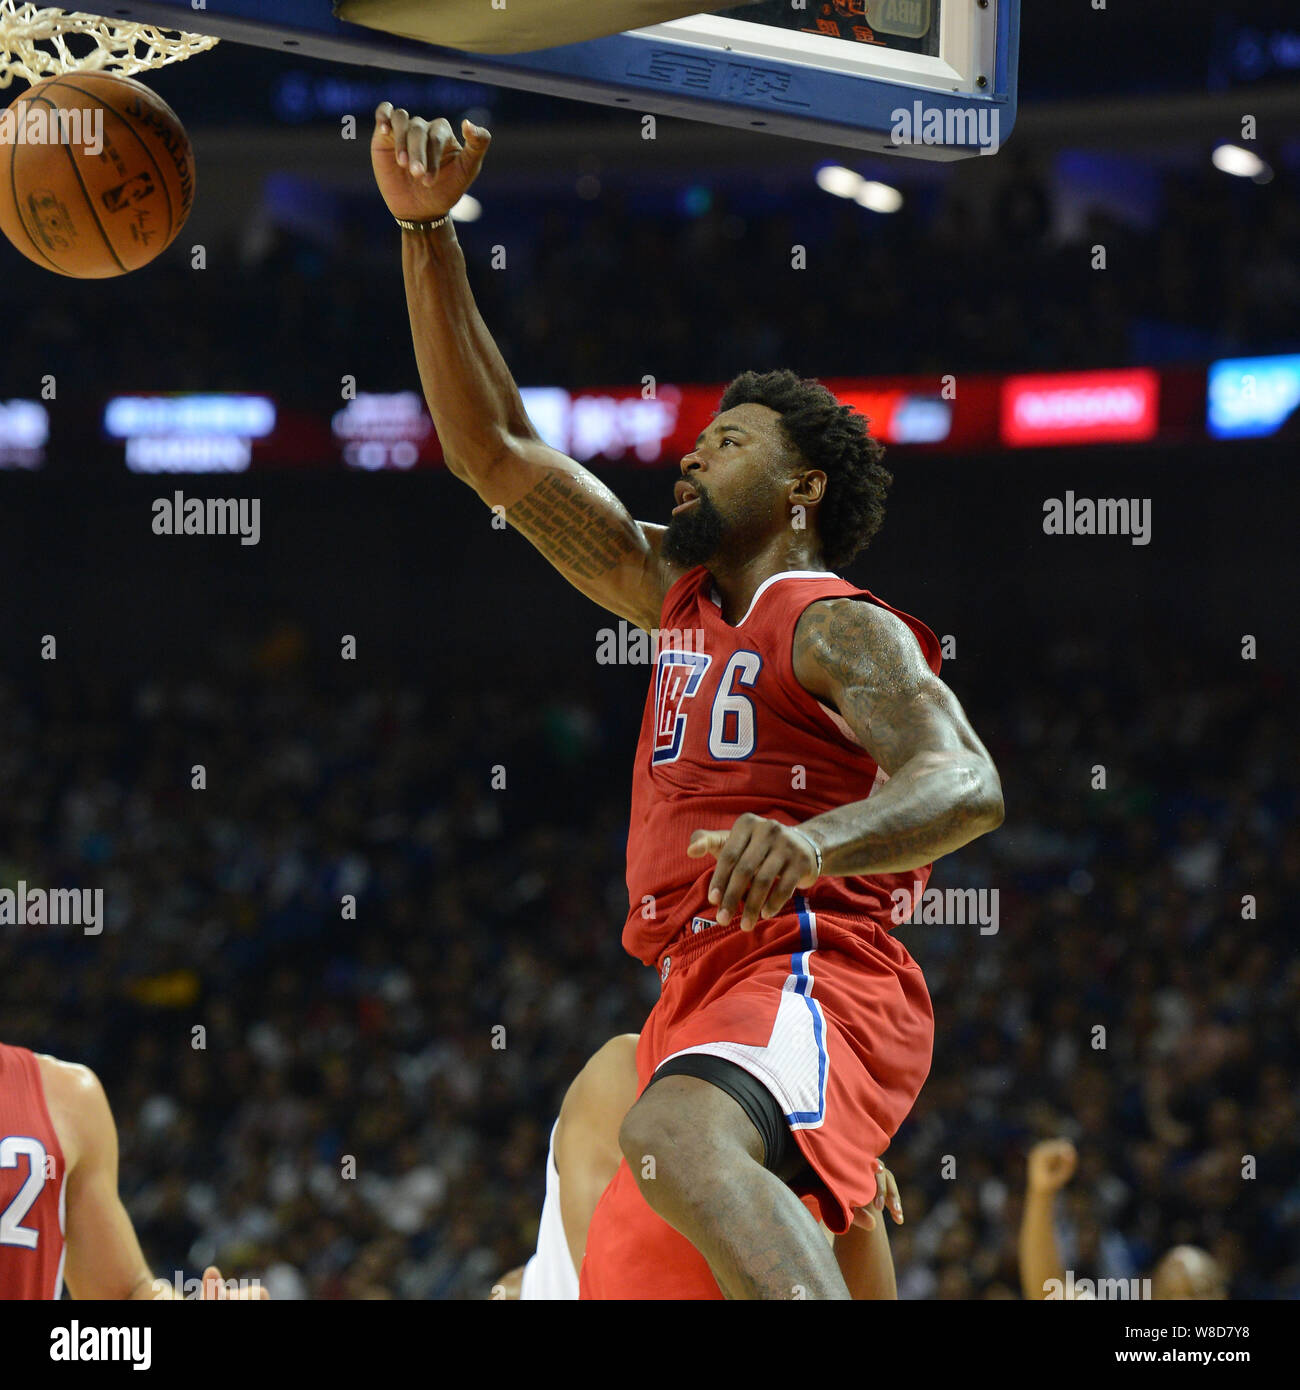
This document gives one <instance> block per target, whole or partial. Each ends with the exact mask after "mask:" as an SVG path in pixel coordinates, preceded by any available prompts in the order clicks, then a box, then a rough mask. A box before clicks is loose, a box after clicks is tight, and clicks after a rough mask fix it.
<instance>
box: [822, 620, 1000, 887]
mask: <svg viewBox="0 0 1300 1390" xmlns="http://www.w3.org/2000/svg"><path fill="white" fill-rule="evenodd" d="M794 663H795V672H796V675H797V677H798V678H799V679H800V680H801V681H803V682H806V688H808V689H809V690H810V693H812V694H814V696H815V697H816V698H819V699H822V700H829V701H830V702H832V703H833V704H834V705H835V706H836V707H837V708H838V710H839V713H840V715H841V716H842V717H843V719H844V721H845V722H846V723H847V724H848V725H849V727H850V728H851V729H852V730H853V732H854V733H855V734H856V735H857V737H858V740H859V742H860V743H861V744H862V746H863V748H864V749H866V751H867V753H868V754H869V755H870V756H871V757H872V758H873V759H874V760H875V762H876V763H877V764H878V766H880V767H881V768H883V770H884V771H885V772H886V773H888V774H889V778H890V780H889V781H888V782H886V783H885V784H884V785H883V786H882V787H880V788H878V789H877V790H876V791H875V792H873V793H871V794H870V795H869V796H868V797H866V798H865V799H864V800H862V801H855V802H850V803H849V804H848V805H846V806H839V807H837V808H835V809H834V810H831V811H827V812H824V813H822V814H821V815H819V816H816V817H814V818H813V819H812V820H809V821H805V822H804V824H803V826H802V827H801V828H802V829H803V830H805V832H811V833H812V834H813V837H814V838H815V839H816V840H817V842H818V843H819V844H820V845H821V847H822V851H823V856H824V858H823V863H824V865H825V872H827V873H832V874H861V873H878V872H897V871H900V870H906V869H912V868H916V867H918V866H920V865H922V864H925V863H929V862H930V861H932V860H933V859H935V858H937V857H938V856H939V855H942V854H947V853H949V852H950V851H951V850H954V849H957V848H960V846H961V845H963V844H966V843H968V842H969V841H970V840H972V839H974V838H975V836H977V835H980V834H982V833H984V831H985V830H988V829H991V828H992V827H993V826H994V825H997V824H998V823H999V822H1000V821H1001V818H1002V797H1001V788H1000V786H999V784H998V780H997V772H996V770H995V769H994V767H993V763H992V760H991V759H990V758H989V755H988V752H987V750H986V749H985V748H984V745H983V744H982V743H981V742H980V741H979V738H978V737H977V736H976V734H975V731H974V730H973V729H972V728H971V727H970V724H969V722H968V721H967V719H966V715H965V713H964V712H963V710H962V708H961V705H960V704H959V703H958V702H957V698H956V696H955V695H953V693H952V692H951V691H950V690H949V689H948V687H947V686H946V685H944V683H943V682H942V681H940V680H939V678H938V677H937V676H935V675H934V674H933V673H932V672H931V671H930V668H929V666H928V665H927V663H926V661H925V658H924V656H923V655H922V654H921V649H920V646H919V645H918V643H917V642H916V641H915V638H914V637H913V635H912V633H911V632H910V631H908V630H907V628H906V625H905V624H904V623H903V622H902V620H901V619H900V618H896V617H894V616H893V615H892V614H891V613H888V612H886V611H885V610H884V609H881V608H876V607H875V606H874V605H873V604H868V603H866V602H863V601H860V600H856V599H832V600H827V601H824V602H822V603H818V604H815V605H813V606H812V607H810V608H809V609H807V610H806V611H805V613H804V615H803V617H802V618H801V619H800V621H799V623H798V625H797V626H796V628H795V643H794Z"/></svg>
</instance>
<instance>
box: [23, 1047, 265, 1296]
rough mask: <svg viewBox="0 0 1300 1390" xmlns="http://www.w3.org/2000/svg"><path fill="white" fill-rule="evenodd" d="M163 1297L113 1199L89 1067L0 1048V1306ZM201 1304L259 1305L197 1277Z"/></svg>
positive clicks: (113, 1142) (109, 1137)
mask: <svg viewBox="0 0 1300 1390" xmlns="http://www.w3.org/2000/svg"><path fill="white" fill-rule="evenodd" d="M65 1280H66V1282H67V1285H68V1291H69V1293H71V1294H72V1296H73V1298H114V1299H116V1298H130V1299H169V1298H179V1297H181V1294H180V1292H179V1291H178V1290H177V1289H176V1288H175V1286H174V1285H173V1284H172V1283H171V1282H170V1281H168V1280H166V1279H158V1280H155V1279H154V1277H153V1275H152V1274H151V1273H150V1272H149V1266H148V1265H147V1264H146V1263H145V1258H144V1255H143V1254H142V1253H141V1251H140V1242H139V1241H138V1240H137V1239H136V1235H135V1229H134V1228H133V1227H132V1225H131V1218H130V1217H129V1216H128V1215H127V1214H126V1208H125V1207H123V1205H122V1200H121V1198H120V1197H119V1196H118V1193H117V1127H116V1126H115V1125H114V1124H113V1113H112V1111H111V1110H110V1109H109V1106H108V1098H107V1097H106V1096H105V1095H104V1088H103V1087H102V1086H101V1085H100V1084H99V1079H98V1077H96V1075H95V1073H94V1072H93V1071H91V1070H90V1068H89V1067H83V1066H80V1065H78V1064H77V1063H74V1062H60V1061H59V1060H58V1059H57V1058H55V1057H46V1056H44V1055H37V1054H36V1053H34V1052H29V1051H28V1050H27V1049H26V1048H24V1047H11V1046H9V1045H8V1044H7V1043H0V1299H17V1298H34V1299H45V1298H61V1297H62V1296H63V1285H64V1282H65ZM201 1292H202V1296H203V1298H205V1299H224V1298H234V1299H258V1300H260V1299H265V1298H269V1297H270V1294H269V1293H268V1291H267V1290H266V1289H264V1288H262V1287H261V1286H260V1285H257V1284H254V1285H253V1287H251V1288H244V1287H241V1288H239V1289H238V1291H235V1290H230V1291H227V1288H226V1286H225V1284H224V1283H223V1281H222V1278H221V1271H220V1270H218V1269H217V1268H216V1267H215V1266H212V1265H210V1266H209V1267H208V1268H207V1269H206V1270H205V1271H204V1273H203V1282H202V1289H201Z"/></svg>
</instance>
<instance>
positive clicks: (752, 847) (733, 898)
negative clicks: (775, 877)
mask: <svg viewBox="0 0 1300 1390" xmlns="http://www.w3.org/2000/svg"><path fill="white" fill-rule="evenodd" d="M735 833H736V832H735V831H732V834H733V835H734V834H735ZM770 841H771V836H770V835H767V834H765V833H764V831H763V828H762V827H761V826H758V827H756V828H754V829H751V830H750V831H749V838H748V842H747V843H746V845H745V850H744V853H743V854H741V856H740V857H739V858H738V859H737V860H736V861H735V864H734V865H733V867H732V870H731V875H730V877H729V878H728V879H727V883H726V887H725V888H724V889H723V891H722V902H721V903H720V904H719V906H718V924H719V925H720V926H724V927H725V926H726V925H727V923H728V922H730V921H731V919H732V917H734V916H735V914H736V912H737V910H738V909H739V907H740V904H741V903H742V902H743V901H744V899H745V894H746V893H747V892H748V891H749V885H750V884H751V883H752V882H753V881H754V875H755V874H756V873H757V872H758V870H759V868H760V867H761V865H762V863H763V860H764V859H766V858H767V855H768V849H769V844H770ZM723 853H724V854H725V853H726V851H725V850H724V851H723ZM715 877H716V875H715Z"/></svg>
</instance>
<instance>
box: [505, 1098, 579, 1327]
mask: <svg viewBox="0 0 1300 1390" xmlns="http://www.w3.org/2000/svg"><path fill="white" fill-rule="evenodd" d="M556 1123H557V1124H558V1123H559V1122H558V1121H557V1122H556ZM577 1297H578V1271H577V1270H576V1269H574V1267H573V1258H572V1256H571V1255H570V1254H569V1242H568V1241H567V1240H566V1239H565V1237H564V1221H563V1219H562V1218H561V1216H560V1171H559V1169H558V1168H556V1166H555V1125H552V1126H551V1139H550V1143H549V1144H548V1145H547V1147H546V1200H545V1201H544V1202H543V1203H542V1219H541V1221H540V1222H538V1225H537V1253H536V1254H535V1255H534V1256H533V1257H532V1258H531V1259H530V1260H529V1261H528V1263H527V1264H526V1265H525V1266H524V1277H523V1282H522V1283H521V1285H520V1288H519V1298H520V1300H521V1301H522V1300H523V1299H525V1298H532V1299H543V1298H544V1299H551V1300H556V1299H573V1300H575V1301H576V1300H577Z"/></svg>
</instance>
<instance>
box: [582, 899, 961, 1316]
mask: <svg viewBox="0 0 1300 1390" xmlns="http://www.w3.org/2000/svg"><path fill="white" fill-rule="evenodd" d="M699 920H700V919H698V918H697V919H696V921H697V922H699ZM660 978H661V980H662V986H661V993H660V997H659V1001H658V1003H656V1004H655V1006H654V1008H653V1009H652V1010H651V1011H650V1017H649V1018H648V1019H647V1020H646V1023H645V1027H644V1028H643V1029H642V1031H641V1041H640V1044H639V1045H638V1047H637V1059H636V1060H637V1080H638V1083H639V1086H638V1093H639V1092H640V1091H641V1090H644V1089H645V1087H646V1085H647V1084H648V1083H649V1081H650V1078H651V1076H652V1075H653V1074H654V1071H655V1069H656V1068H657V1067H659V1066H660V1065H662V1064H663V1063H664V1062H666V1061H668V1059H669V1058H670V1057H676V1056H680V1055H681V1054H683V1053H691V1052H702V1053H708V1054H710V1055H712V1056H715V1057H722V1058H725V1059H726V1060H728V1061H730V1062H734V1063H735V1064H736V1065H737V1066H740V1067H743V1068H744V1069H745V1070H746V1071H747V1072H749V1073H750V1074H751V1075H752V1076H754V1077H756V1078H757V1079H758V1080H759V1081H761V1082H762V1083H763V1084H764V1085H765V1086H766V1087H767V1088H768V1090H769V1091H771V1092H772V1094H773V1095H774V1096H775V1097H776V1098H777V1100H778V1101H779V1102H780V1104H781V1108H782V1110H783V1111H784V1113H785V1117H786V1122H787V1123H788V1124H789V1126H790V1129H791V1131H792V1133H793V1135H794V1137H795V1139H796V1141H797V1142H798V1145H799V1148H800V1150H801V1151H802V1153H803V1155H804V1157H805V1158H806V1159H807V1160H808V1162H809V1165H810V1167H811V1169H812V1175H811V1176H809V1177H807V1179H806V1180H805V1181H804V1182H803V1183H802V1184H796V1185H795V1188H794V1190H795V1191H796V1192H797V1193H798V1194H799V1196H800V1197H801V1198H802V1199H803V1201H804V1203H805V1204H806V1205H807V1206H808V1208H809V1210H810V1211H811V1212H812V1213H813V1214H814V1215H815V1216H817V1217H818V1218H819V1219H820V1220H822V1221H824V1222H825V1223H826V1225H827V1226H828V1227H829V1228H830V1230H831V1231H833V1232H835V1233H837V1234H839V1233H842V1232H844V1231H847V1230H848V1228H849V1225H850V1223H851V1222H852V1220H853V1213H854V1209H855V1208H858V1207H864V1206H866V1205H868V1204H869V1203H870V1201H871V1199H872V1198H873V1197H874V1196H875V1195H876V1178H875V1170H874V1163H875V1160H876V1159H877V1158H878V1157H879V1156H880V1155H881V1154H882V1153H883V1152H884V1151H885V1149H886V1148H887V1147H888V1145H889V1141H890V1139H891V1138H892V1137H893V1136H894V1134H895V1133H896V1132H897V1130H898V1127H899V1125H900V1124H902V1122H903V1120H904V1118H905V1117H906V1115H907V1113H908V1111H909V1110H910V1109H911V1108H912V1105H913V1102H914V1101H915V1100H916V1097H917V1095H918V1094H919V1093H920V1090H921V1086H922V1085H923V1084H924V1082H925V1078H926V1076H927V1075H928V1074H929V1071H930V1057H931V1052H932V1049H933V1045H934V1013H933V1010H932V1009H931V1007H930V995H929V992H928V991H927V989H926V987H925V981H924V979H923V978H922V976H921V970H920V967H919V966H918V965H917V964H916V962H915V961H913V960H912V958H911V956H910V955H908V953H907V951H906V950H905V949H904V947H903V946H902V945H901V944H900V943H899V942H898V941H895V940H894V938H893V937H892V936H891V935H890V934H889V932H887V931H886V930H885V929H884V928H883V927H880V926H878V925H876V924H875V923H874V922H871V921H870V920H868V919H865V918H862V917H849V916H845V915H843V914H836V913H822V912H814V911H813V910H812V909H811V908H810V907H809V906H808V905H807V904H806V903H804V901H803V899H802V898H796V900H795V910H793V911H791V912H790V913H788V914H786V915H784V916H781V917H777V918H774V919H773V920H772V921H770V922H766V923H763V924H762V925H761V926H760V927H759V928H758V929H757V930H756V931H755V932H753V933H750V934H746V933H743V932H741V931H740V929H739V928H738V927H736V926H734V925H732V926H729V927H719V926H716V925H713V926H707V927H705V928H704V929H703V930H701V931H700V932H698V933H696V934H694V935H692V936H684V937H680V938H678V940H677V941H675V942H674V943H673V944H672V946H670V947H669V948H668V950H667V953H666V954H665V956H664V957H662V958H661V960H660ZM581 1291H582V1292H581V1296H582V1297H583V1298H596V1299H619V1298H627V1299H704V1298H721V1297H722V1294H721V1291H720V1290H719V1289H718V1286H717V1283H716V1281H715V1280H714V1278H713V1275H712V1274H711V1273H710V1271H709V1267H708V1264H707V1263H706V1261H705V1260H704V1257H703V1256H702V1255H701V1254H700V1253H699V1252H698V1251H697V1250H696V1249H695V1247H694V1246H693V1245H691V1243H690V1242H689V1241H688V1240H686V1239H685V1237H684V1236H681V1235H679V1234H678V1233H677V1232H676V1231H675V1230H673V1228H672V1227H671V1226H669V1225H668V1223H667V1222H665V1221H663V1220H662V1219H661V1218H660V1217H658V1216H656V1215H655V1213H654V1212H653V1211H651V1209H650V1207H649V1205H648V1204H647V1203H646V1201H645V1199H644V1198H643V1197H642V1196H641V1193H640V1191H639V1190H638V1188H637V1184H636V1180H635V1177H634V1176H633V1173H632V1171H631V1169H630V1168H629V1167H628V1165H627V1162H626V1161H624V1162H623V1163H621V1164H620V1165H619V1168H618V1171H617V1172H616V1173H615V1175H614V1179H613V1181H612V1182H611V1183H610V1185H609V1186H608V1187H607V1188H606V1189H605V1192H604V1194H603V1196H602V1197H601V1199H600V1201H599V1203H598V1204H597V1206H596V1210H595V1213H594V1215H593V1216H592V1221H591V1227H590V1229H589V1231H588V1235H587V1253H586V1258H585V1260H584V1261H583V1266H582V1275H581Z"/></svg>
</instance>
